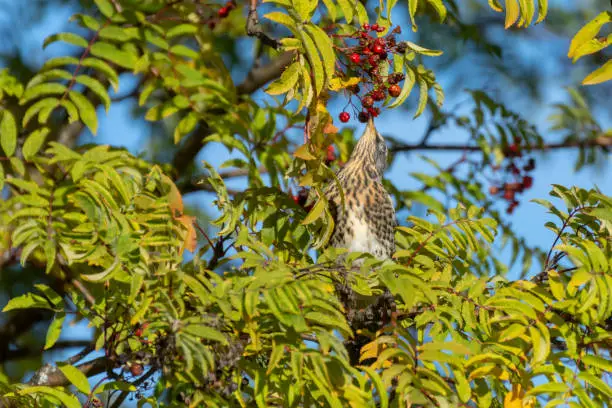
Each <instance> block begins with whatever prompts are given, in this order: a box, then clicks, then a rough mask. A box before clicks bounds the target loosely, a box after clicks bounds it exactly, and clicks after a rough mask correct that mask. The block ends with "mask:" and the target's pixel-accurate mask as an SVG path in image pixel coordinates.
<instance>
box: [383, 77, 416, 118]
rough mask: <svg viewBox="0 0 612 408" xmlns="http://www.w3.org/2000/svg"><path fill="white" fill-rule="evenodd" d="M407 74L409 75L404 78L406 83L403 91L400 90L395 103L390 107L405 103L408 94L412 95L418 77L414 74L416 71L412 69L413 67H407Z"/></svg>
mask: <svg viewBox="0 0 612 408" xmlns="http://www.w3.org/2000/svg"><path fill="white" fill-rule="evenodd" d="M406 74H407V75H406V79H405V80H404V85H403V86H402V91H401V92H400V94H399V96H398V97H397V98H396V99H395V100H394V101H393V103H391V104H390V105H389V109H392V108H395V107H397V106H399V105H401V104H402V103H404V101H405V100H406V98H407V97H408V95H410V92H411V91H412V88H413V87H414V83H415V81H416V77H415V75H414V71H412V68H410V67H407V68H406Z"/></svg>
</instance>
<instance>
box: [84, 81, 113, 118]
mask: <svg viewBox="0 0 612 408" xmlns="http://www.w3.org/2000/svg"><path fill="white" fill-rule="evenodd" d="M75 80H76V82H78V83H79V84H83V85H85V86H86V87H88V88H89V89H90V90H91V91H92V92H93V93H95V94H96V96H97V97H98V98H100V101H102V104H103V105H104V108H105V109H106V111H107V112H108V109H109V108H110V105H111V99H110V96H108V92H107V91H106V87H104V85H102V84H101V83H100V81H98V80H97V79H94V78H92V77H89V76H87V75H78V76H77V77H76V78H75Z"/></svg>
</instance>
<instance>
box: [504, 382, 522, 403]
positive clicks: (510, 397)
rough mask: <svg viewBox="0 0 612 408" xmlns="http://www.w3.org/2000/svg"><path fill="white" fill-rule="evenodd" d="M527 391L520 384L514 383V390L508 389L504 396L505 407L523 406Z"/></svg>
mask: <svg viewBox="0 0 612 408" xmlns="http://www.w3.org/2000/svg"><path fill="white" fill-rule="evenodd" d="M524 396H525V391H524V390H523V389H522V387H521V385H520V384H512V390H511V391H508V393H507V394H506V397H505V398H504V408H523V397H524Z"/></svg>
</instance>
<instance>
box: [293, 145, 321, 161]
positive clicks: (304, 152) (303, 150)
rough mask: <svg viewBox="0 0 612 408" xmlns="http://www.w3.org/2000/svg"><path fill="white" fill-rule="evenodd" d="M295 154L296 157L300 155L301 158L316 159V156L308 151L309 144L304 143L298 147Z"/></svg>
mask: <svg viewBox="0 0 612 408" xmlns="http://www.w3.org/2000/svg"><path fill="white" fill-rule="evenodd" d="M293 155H294V156H295V157H299V158H300V159H303V160H314V159H316V157H315V156H313V155H312V153H310V152H309V151H308V145H307V144H304V145H302V146H300V147H298V148H297V150H296V151H295V152H294V153H293Z"/></svg>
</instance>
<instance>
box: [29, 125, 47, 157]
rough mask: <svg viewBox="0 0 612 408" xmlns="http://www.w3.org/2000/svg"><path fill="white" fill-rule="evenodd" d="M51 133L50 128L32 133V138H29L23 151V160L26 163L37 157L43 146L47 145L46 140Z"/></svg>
mask: <svg viewBox="0 0 612 408" xmlns="http://www.w3.org/2000/svg"><path fill="white" fill-rule="evenodd" d="M49 132H50V130H49V128H46V127H44V128H41V129H37V130H35V131H34V132H32V133H30V136H28V138H27V139H26V141H25V143H24V144H23V149H22V151H23V158H24V159H25V160H26V161H32V159H33V158H34V157H35V156H36V154H37V153H38V151H39V150H40V148H41V147H42V145H43V144H44V143H45V138H46V137H47V135H48V134H49Z"/></svg>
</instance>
